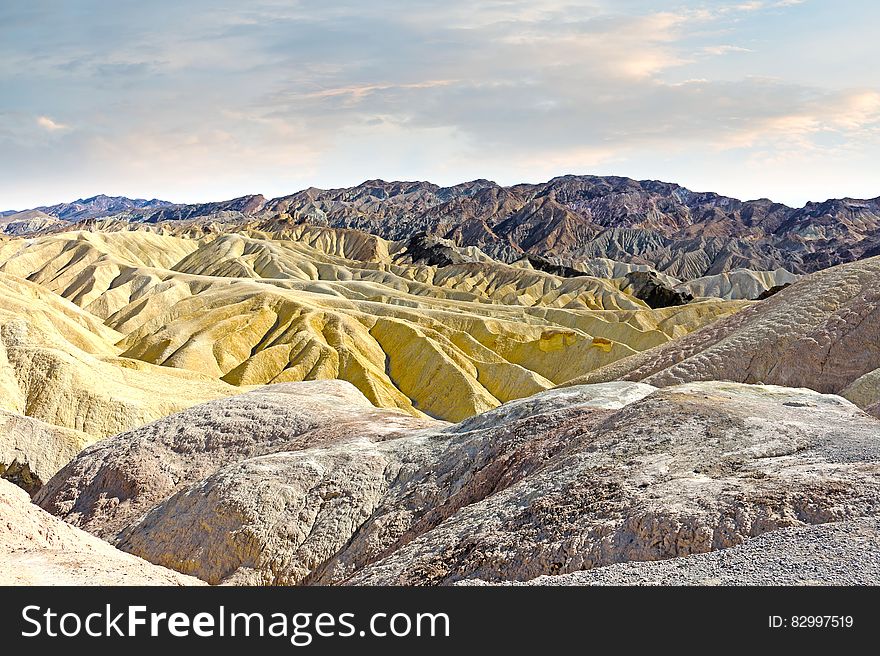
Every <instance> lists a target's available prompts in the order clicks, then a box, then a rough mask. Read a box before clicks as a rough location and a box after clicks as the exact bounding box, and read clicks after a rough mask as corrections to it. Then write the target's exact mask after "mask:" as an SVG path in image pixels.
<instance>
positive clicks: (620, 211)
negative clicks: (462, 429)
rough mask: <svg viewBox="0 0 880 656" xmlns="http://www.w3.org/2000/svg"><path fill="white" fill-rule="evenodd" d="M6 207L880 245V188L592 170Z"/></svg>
mask: <svg viewBox="0 0 880 656" xmlns="http://www.w3.org/2000/svg"><path fill="white" fill-rule="evenodd" d="M4 214H5V216H4V217H3V218H2V219H0V229H2V230H3V231H4V232H6V233H7V234H17V235H21V234H30V233H34V232H46V231H54V230H58V229H69V228H70V227H74V226H76V225H77V224H83V226H84V227H85V226H88V225H92V224H94V223H95V222H102V225H104V226H106V222H107V221H108V220H114V221H122V222H136V223H148V224H163V223H170V222H174V223H176V224H185V225H195V226H200V225H201V226H208V225H212V224H221V225H224V226H226V227H227V228H229V227H247V228H254V229H262V230H272V231H277V230H279V229H283V228H284V227H288V226H292V225H297V224H311V225H317V226H326V227H331V228H346V229H355V230H360V231H363V232H367V233H370V234H373V235H376V236H379V237H382V238H385V239H389V240H408V239H412V238H413V237H418V236H422V235H428V236H431V237H439V238H443V239H449V240H451V241H452V243H453V244H454V245H457V246H460V247H469V246H474V247H478V248H479V249H480V250H481V251H483V252H484V253H486V254H487V255H489V256H490V257H492V258H494V259H496V260H499V261H502V262H508V263H512V262H515V261H518V260H521V259H523V258H524V257H531V258H539V259H538V261H542V260H546V261H547V262H549V264H550V265H553V266H563V267H567V268H568V269H570V270H571V271H573V272H574V274H575V275H576V274H577V272H587V273H592V272H594V268H595V266H596V259H598V258H602V259H610V260H613V261H615V262H623V263H627V264H635V265H640V266H647V267H651V268H653V269H655V270H657V271H658V272H661V273H664V274H667V275H669V276H673V277H675V278H678V279H681V280H691V279H694V278H699V277H703V276H711V275H715V274H721V273H725V272H729V271H733V270H737V269H751V270H760V271H771V270H776V269H780V268H781V269H785V270H786V271H788V272H790V273H796V274H803V273H811V272H813V271H818V270H820V269H824V268H827V267H830V266H834V265H836V264H841V263H844V262H851V261H854V260H859V259H862V258H865V257H870V256H873V255H876V254H878V253H880V198H874V199H870V200H859V199H852V198H842V199H831V200H826V201H824V202H810V203H807V204H806V205H805V206H804V207H802V208H792V207H788V206H786V205H783V204H781V203H775V202H773V201H771V200H768V199H758V200H750V201H741V200H737V199H735V198H730V197H727V196H722V195H719V194H716V193H711V192H706V193H698V192H693V191H691V190H689V189H686V188H684V187H682V186H680V185H677V184H672V183H666V182H659V181H656V180H642V181H637V180H632V179H630V178H625V177H600V176H590V175H581V176H575V175H566V176H561V177H557V178H553V179H552V180H550V181H549V182H545V183H540V184H517V185H512V186H506V187H505V186H501V185H498V184H496V183H494V182H491V181H489V180H474V181H471V182H466V183H463V184H459V185H455V186H451V187H440V186H438V185H435V184H432V183H429V182H386V181H383V180H368V181H366V182H363V183H361V184H359V185H357V186H355V187H349V188H341V189H317V188H308V189H304V190H302V191H299V192H297V193H295V194H292V195H289V196H282V197H279V198H272V199H267V198H265V197H264V196H262V195H251V196H243V197H240V198H236V199H232V200H227V201H222V202H212V203H199V204H174V203H170V202H167V201H161V200H156V199H153V200H143V199H134V200H132V199H127V198H122V197H108V196H95V197H92V198H88V199H81V200H78V201H74V202H73V203H63V204H60V205H54V206H48V207H40V208H35V209H34V210H29V211H26V212H17V213H8V212H7V213H4ZM533 264H534V262H533Z"/></svg>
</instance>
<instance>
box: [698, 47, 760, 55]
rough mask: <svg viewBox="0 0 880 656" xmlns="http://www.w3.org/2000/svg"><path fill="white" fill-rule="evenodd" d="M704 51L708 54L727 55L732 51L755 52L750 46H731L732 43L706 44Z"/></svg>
mask: <svg viewBox="0 0 880 656" xmlns="http://www.w3.org/2000/svg"><path fill="white" fill-rule="evenodd" d="M703 52H705V53H706V54H707V55H727V54H729V53H732V52H755V51H754V50H752V49H750V48H743V47H741V46H731V45H722V46H706V47H705V48H703Z"/></svg>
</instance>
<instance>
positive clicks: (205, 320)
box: [0, 227, 743, 421]
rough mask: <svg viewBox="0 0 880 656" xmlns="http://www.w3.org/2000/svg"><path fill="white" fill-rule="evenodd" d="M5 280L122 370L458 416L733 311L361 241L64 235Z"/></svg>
mask: <svg viewBox="0 0 880 656" xmlns="http://www.w3.org/2000/svg"><path fill="white" fill-rule="evenodd" d="M0 271H5V272H7V273H10V274H13V275H16V276H19V277H23V278H28V279H30V280H32V281H33V282H36V283H38V284H39V285H41V286H42V287H44V288H46V289H48V290H51V291H52V292H55V293H57V294H59V295H61V296H63V297H64V298H66V299H69V300H70V301H72V302H73V303H75V304H76V305H77V306H79V307H80V308H82V310H85V311H86V312H87V313H89V314H90V315H93V316H94V317H95V318H96V319H100V320H101V321H102V322H103V326H101V327H100V328H99V330H105V331H106V330H109V331H110V333H111V334H110V336H106V337H105V340H106V341H112V344H113V345H114V346H115V348H117V349H118V352H119V354H120V355H121V356H123V357H124V358H126V362H130V361H140V362H144V363H150V364H154V365H163V366H164V367H171V368H175V369H178V370H180V371H190V372H196V373H197V374H200V375H202V376H204V377H208V378H211V379H216V380H222V381H224V382H225V383H230V384H232V385H258V384H266V383H278V382H290V381H298V380H313V379H328V378H341V379H345V380H348V381H350V382H352V383H353V384H355V385H356V386H357V387H358V388H359V389H360V390H361V391H362V392H363V393H364V394H365V395H366V396H367V398H368V399H370V401H372V402H373V403H375V404H376V405H378V406H382V407H397V408H401V409H403V410H406V411H408V412H410V413H412V414H420V413H426V414H429V415H431V416H435V417H439V418H442V419H448V420H452V421H459V420H461V419H464V418H466V417H468V416H470V415H473V414H476V413H479V412H483V411H485V410H488V409H490V408H493V407H495V406H497V405H499V403H502V402H505V401H508V400H511V399H515V398H520V397H523V396H528V395H531V394H534V393H535V392H538V391H540V390H542V389H546V388H549V387H551V386H553V385H555V384H559V383H562V382H565V381H567V380H569V379H571V378H574V377H577V376H580V375H583V374H585V373H588V372H590V371H592V370H594V369H596V368H598V367H601V366H604V365H607V364H609V363H611V362H614V361H616V360H619V359H620V358H623V357H626V356H628V355H632V354H634V353H636V352H638V351H642V350H644V349H647V348H650V347H652V346H657V345H659V344H663V343H665V342H667V341H669V340H670V339H672V338H674V337H677V336H680V335H684V334H687V333H688V332H690V331H692V330H695V329H697V328H699V327H701V326H703V325H706V324H707V323H709V322H711V321H713V320H715V319H716V318H718V317H721V316H725V315H728V314H731V313H733V312H735V311H736V310H738V309H739V308H741V307H743V303H741V302H717V301H710V302H704V303H696V304H691V305H686V306H681V307H674V308H664V309H661V310H651V309H649V308H647V307H646V306H645V304H644V303H643V302H642V301H640V300H638V299H635V298H633V297H632V296H629V295H628V294H625V293H623V292H621V291H620V290H619V289H618V288H617V287H616V285H615V284H614V283H613V282H612V281H609V280H602V279H599V278H592V277H587V276H585V277H578V278H560V277H557V276H553V275H550V274H546V273H542V272H537V271H531V270H524V269H521V268H517V267H511V266H509V265H505V264H501V263H498V262H494V261H478V262H472V263H466V264H458V265H452V266H447V267H434V266H422V265H412V264H411V263H407V262H406V259H405V257H403V256H402V253H401V249H400V246H399V244H396V243H394V242H387V241H385V240H381V239H378V238H376V237H373V236H371V235H366V234H364V233H359V232H356V231H345V230H330V229H326V228H309V227H300V228H299V229H298V230H296V231H287V232H286V233H284V234H281V235H267V234H260V233H254V232H252V233H250V234H248V235H245V234H237V233H233V234H220V235H214V234H204V235H199V234H193V235H177V236H175V235H170V234H157V233H155V232H149V231H143V230H142V231H131V232H108V233H91V232H71V233H61V234H58V235H51V236H46V237H41V238H38V239H34V240H11V241H9V242H5V243H4V244H2V245H0Z"/></svg>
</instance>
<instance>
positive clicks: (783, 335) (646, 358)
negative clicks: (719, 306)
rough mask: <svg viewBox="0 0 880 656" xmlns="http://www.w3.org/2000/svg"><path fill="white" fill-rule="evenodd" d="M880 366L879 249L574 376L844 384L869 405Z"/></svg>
mask: <svg viewBox="0 0 880 656" xmlns="http://www.w3.org/2000/svg"><path fill="white" fill-rule="evenodd" d="M878 367H880V257H874V258H870V259H867V260H862V261H859V262H853V263H851V264H845V265H841V266H838V267H834V268H831V269H827V270H825V271H820V272H818V273H814V274H812V275H810V276H806V277H804V278H802V279H801V280H799V281H797V282H796V283H794V284H793V285H791V286H789V287H787V288H785V289H783V290H782V291H780V292H778V293H777V294H774V295H773V296H772V297H770V298H768V299H766V300H764V301H761V302H760V303H756V304H754V305H752V306H751V307H749V308H746V309H745V310H743V311H742V312H740V313H738V314H736V315H734V316H732V317H727V318H725V319H722V320H720V321H717V322H715V323H713V324H712V325H710V326H707V327H706V328H704V329H702V330H698V331H696V332H694V333H692V334H690V335H687V336H684V337H682V338H681V339H679V340H676V341H675V342H673V343H669V344H664V345H662V346H659V347H657V348H654V349H651V350H648V351H645V352H643V353H639V354H636V355H634V356H633V357H631V358H627V359H626V360H622V361H620V362H616V363H612V364H610V365H608V366H605V367H602V368H599V369H597V370H595V371H593V372H591V373H589V374H587V375H586V376H583V377H580V378H577V379H574V380H572V381H569V383H568V384H573V385H576V384H581V383H593V382H602V381H607V380H618V379H626V380H638V381H643V382H646V383H649V384H651V385H655V386H658V387H664V386H667V385H675V384H677V383H682V382H690V381H697V380H730V381H738V382H745V383H756V382H763V383H772V384H775V385H787V386H792V387H808V388H810V389H814V390H817V391H819V392H831V393H841V392H842V393H844V394H845V395H847V396H848V397H849V398H852V399H853V400H855V401H856V402H857V403H859V404H860V405H862V406H864V407H868V405H871V404H873V403H876V402H877V401H878V400H880V393H878V391H877V390H878V380H880V379H878V377H877V375H876V373H871V372H874V371H875V370H876V369H878ZM863 377H864V378H863ZM860 379H861V382H859V383H856V381H858V380H860ZM850 386H852V387H850ZM848 388H849V391H844V390H847V389H848Z"/></svg>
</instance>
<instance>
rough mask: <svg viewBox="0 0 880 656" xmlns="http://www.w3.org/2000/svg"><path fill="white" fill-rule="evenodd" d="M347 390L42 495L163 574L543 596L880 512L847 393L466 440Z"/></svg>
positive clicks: (138, 451)
mask: <svg viewBox="0 0 880 656" xmlns="http://www.w3.org/2000/svg"><path fill="white" fill-rule="evenodd" d="M325 384H326V385H329V384H330V383H295V384H287V385H284V386H283V388H281V389H275V388H276V387H278V386H273V387H268V388H265V389H264V390H263V392H262V393H263V394H266V395H269V396H271V395H276V394H280V395H282V396H286V398H287V402H284V401H283V400H280V399H279V400H277V401H272V402H270V401H259V397H258V396H254V393H253V392H251V393H249V394H246V395H242V396H239V397H236V398H235V399H230V400H228V401H215V402H210V403H208V404H204V405H203V406H199V407H196V408H193V409H190V410H187V411H184V412H182V413H180V414H179V415H177V416H176V417H173V418H169V421H167V422H166V421H164V420H163V421H160V422H155V423H154V424H152V425H150V426H148V427H146V428H145V429H140V430H135V431H130V432H128V433H126V434H122V435H119V436H117V437H115V438H111V439H110V440H107V441H105V442H104V443H102V444H101V445H98V446H97V447H92V448H90V449H87V450H86V451H85V452H83V453H82V454H81V455H80V456H78V457H77V458H76V459H75V460H74V461H73V462H72V463H71V464H70V465H68V466H67V467H66V468H65V469H64V470H62V471H61V472H59V474H58V475H56V476H55V477H54V478H53V479H52V480H51V481H50V482H49V483H48V484H47V486H46V487H45V488H44V490H43V491H42V492H41V493H40V494H39V495H38V497H37V499H38V501H39V502H40V504H41V505H42V506H43V507H45V508H47V509H50V510H51V511H52V512H54V513H56V514H60V515H61V516H62V517H64V518H65V519H67V520H68V521H70V522H72V523H74V524H77V525H80V526H83V527H85V528H87V529H88V530H89V531H91V532H93V533H97V534H99V535H103V536H106V537H107V538H108V539H110V540H111V541H114V542H115V543H116V544H117V545H118V546H119V547H120V548H122V549H123V550H126V551H130V552H131V553H133V554H136V555H139V556H141V557H143V558H145V559H147V560H149V561H151V562H154V563H157V564H162V565H166V566H169V567H172V568H174V569H177V570H178V571H181V572H183V573H187V574H193V575H195V576H198V577H199V578H201V579H203V580H206V581H209V582H211V583H247V584H293V583H305V584H328V583H329V584H338V583H351V584H415V585H436V584H448V583H454V582H456V581H459V580H463V579H470V578H476V579H482V580H486V581H506V580H529V579H532V578H535V577H538V576H542V575H548V574H553V575H556V574H565V573H570V572H576V571H580V570H584V569H591V568H595V567H602V566H605V565H611V564H614V563H620V562H627V561H654V560H663V559H668V558H677V557H681V556H687V555H690V554H699V553H706V552H711V551H716V550H719V549H727V548H730V547H734V546H736V545H738V544H741V543H743V542H745V541H747V540H749V539H751V538H754V537H757V536H759V535H762V534H764V533H767V532H770V531H777V530H779V529H783V528H786V527H799V526H801V527H802V526H806V525H813V524H822V523H827V522H841V521H848V520H851V519H854V518H861V517H872V516H875V515H877V514H880V439H878V438H880V423H878V422H877V421H876V420H874V419H873V418H871V417H869V416H867V415H865V414H864V413H863V412H862V411H860V410H859V409H858V408H857V407H856V406H854V405H853V404H851V403H850V402H848V401H846V400H844V399H842V398H840V397H836V396H829V395H822V394H818V393H816V392H813V391H810V390H805V389H788V388H780V387H773V386H763V385H753V386H749V385H740V384H734V383H718V382H710V383H695V384H690V385H681V386H676V387H671V388H668V389H663V390H656V391H655V390H653V389H652V388H651V387H650V386H647V385H642V384H638V383H620V382H618V383H610V384H607V385H599V386H579V387H571V388H566V389H556V390H550V391H547V392H543V393H540V394H537V395H534V396H532V397H529V398H527V399H520V400H518V401H514V402H511V403H508V404H505V405H503V406H501V407H499V408H496V409H495V410H492V411H490V412H489V413H485V414H484V415H479V416H476V417H472V418H470V419H468V420H466V421H464V422H462V423H460V424H455V425H448V426H444V425H442V424H439V423H437V422H426V421H421V420H415V419H413V418H411V417H406V416H402V415H396V414H394V413H388V412H386V411H377V410H375V409H369V408H368V407H367V404H366V403H365V401H364V400H363V399H358V398H357V393H356V392H354V391H353V388H350V387H349V386H346V385H345V384H343V383H338V382H337V383H333V385H334V386H336V390H335V394H336V398H335V399H331V400H329V401H327V402H320V401H319V400H318V399H320V398H327V394H328V392H329V391H330V390H327V389H322V390H321V393H320V394H317V393H315V389H314V388H313V389H309V387H310V385H325ZM236 404H239V405H236ZM289 407H293V410H289V409H288V408H289ZM284 412H289V413H290V414H289V415H287V416H285V415H284V414H283V413H284ZM312 413H314V414H312ZM376 413H380V415H381V416H380V415H377V414H376ZM359 417H360V418H359ZM392 420H393V421H392ZM395 422H396V425H392V426H389V423H395ZM181 432H182V433H183V434H182V435H181ZM103 445H109V446H108V447H107V448H100V447H101V446H103ZM193 527H196V529H195V530H194V529H193Z"/></svg>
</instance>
